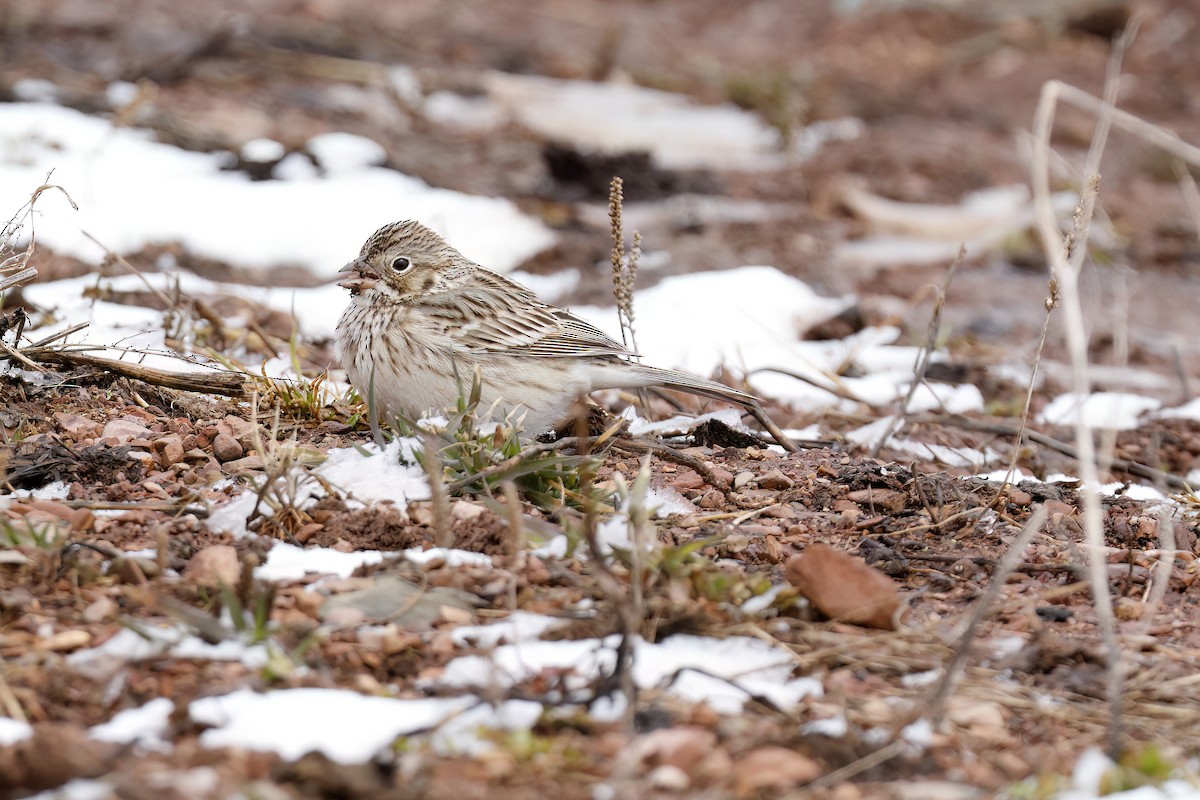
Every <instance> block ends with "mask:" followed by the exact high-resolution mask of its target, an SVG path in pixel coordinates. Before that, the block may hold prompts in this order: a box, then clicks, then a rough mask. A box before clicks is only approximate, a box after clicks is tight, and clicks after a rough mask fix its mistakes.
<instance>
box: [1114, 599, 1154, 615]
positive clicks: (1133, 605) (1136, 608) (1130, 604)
mask: <svg viewBox="0 0 1200 800" xmlns="http://www.w3.org/2000/svg"><path fill="white" fill-rule="evenodd" d="M1113 613H1114V614H1115V615H1116V617H1117V619H1123V620H1131V619H1141V618H1142V615H1143V614H1145V613H1146V607H1145V605H1143V604H1142V601H1141V600H1138V599H1136V598H1133V597H1118V598H1117V599H1116V600H1114V601H1113Z"/></svg>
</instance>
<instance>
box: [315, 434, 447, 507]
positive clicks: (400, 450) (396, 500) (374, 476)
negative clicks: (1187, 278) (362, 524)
mask: <svg viewBox="0 0 1200 800" xmlns="http://www.w3.org/2000/svg"><path fill="white" fill-rule="evenodd" d="M416 444H417V442H416V440H407V441H405V440H403V439H394V440H392V441H391V442H389V443H388V444H387V446H386V447H385V448H384V450H383V452H382V453H381V452H380V450H379V446H378V445H376V444H375V443H374V442H369V443H367V444H363V445H360V446H359V447H337V448H334V449H332V450H330V451H329V456H328V458H326V460H325V463H323V464H322V465H321V466H320V467H318V468H317V472H318V473H319V474H320V475H321V476H322V477H324V478H325V479H326V480H327V481H329V482H330V483H331V484H333V485H334V486H335V487H337V488H339V489H342V490H343V491H345V492H346V493H347V496H348V498H352V499H353V501H355V503H356V504H357V505H355V504H352V503H347V507H348V508H356V507H357V508H361V507H362V506H364V505H368V504H371V505H373V504H375V503H380V502H389V503H392V504H393V505H395V506H396V508H398V509H399V510H400V511H404V510H405V509H406V508H407V507H408V502H409V501H410V500H427V499H429V481H428V480H427V479H426V477H425V471H424V470H423V469H422V468H421V467H420V466H418V465H416V464H415V463H409V464H404V463H401V461H400V459H401V456H402V455H403V456H404V457H405V460H407V461H409V462H411V461H412V460H413V459H412V451H413V447H414V446H416Z"/></svg>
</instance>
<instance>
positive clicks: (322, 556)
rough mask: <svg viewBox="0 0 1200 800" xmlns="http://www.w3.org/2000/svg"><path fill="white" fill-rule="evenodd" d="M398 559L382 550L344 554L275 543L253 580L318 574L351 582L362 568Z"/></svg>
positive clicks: (279, 579)
mask: <svg viewBox="0 0 1200 800" xmlns="http://www.w3.org/2000/svg"><path fill="white" fill-rule="evenodd" d="M395 557H396V554H395V553H384V552H380V551H379V550H356V551H354V552H352V553H343V552H342V551H341V550H334V549H332V548H329V547H297V546H296V545H294V544H288V543H287V542H276V543H275V544H274V546H272V547H271V550H270V552H268V553H267V561H266V563H265V564H263V565H262V566H260V567H257V568H256V569H255V570H254V577H256V578H258V579H259V580H264V581H295V580H299V579H301V578H303V577H304V576H305V575H307V574H309V573H315V574H318V575H334V576H336V577H339V578H348V577H350V575H351V573H353V572H354V570H356V569H358V568H359V567H361V566H364V565H369V564H378V563H379V562H380V561H383V560H384V559H385V558H395Z"/></svg>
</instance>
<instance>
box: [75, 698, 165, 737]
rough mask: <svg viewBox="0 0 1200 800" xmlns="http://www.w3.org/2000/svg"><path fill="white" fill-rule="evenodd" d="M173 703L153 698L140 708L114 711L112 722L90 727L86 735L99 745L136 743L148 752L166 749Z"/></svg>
mask: <svg viewBox="0 0 1200 800" xmlns="http://www.w3.org/2000/svg"><path fill="white" fill-rule="evenodd" d="M174 710H175V704H174V703H173V702H171V701H170V700H168V699H167V698H165V697H156V698H155V699H153V700H151V701H150V702H148V703H146V704H145V705H144V706H141V707H139V708H130V709H126V710H124V711H121V712H118V713H117V714H116V715H115V716H113V718H112V719H110V720H109V721H108V722H105V723H103V724H101V725H96V726H94V727H93V728H92V729H91V730H90V731H88V735H89V736H90V737H91V738H93V739H99V740H100V741H103V742H118V743H121V744H135V743H136V744H138V745H140V746H142V747H145V748H148V749H152V750H167V749H169V745H168V744H167V741H166V739H167V736H168V734H169V733H170V729H171V726H170V716H171V712H172V711H174Z"/></svg>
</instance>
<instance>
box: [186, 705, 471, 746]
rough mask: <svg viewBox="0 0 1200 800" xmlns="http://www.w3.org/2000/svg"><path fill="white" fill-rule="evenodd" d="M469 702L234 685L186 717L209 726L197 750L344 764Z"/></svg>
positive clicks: (442, 718) (462, 708)
mask: <svg viewBox="0 0 1200 800" xmlns="http://www.w3.org/2000/svg"><path fill="white" fill-rule="evenodd" d="M477 702H479V701H477V700H476V699H475V698H472V697H453V698H438V699H428V700H396V699H393V698H390V697H367V696H365V695H361V694H358V693H356V692H352V691H349V690H345V689H281V690H278V691H273V692H265V693H262V694H260V693H258V692H254V691H251V690H250V689H239V690H237V691H235V692H232V693H230V694H226V695H221V696H218V697H205V698H201V699H199V700H194V701H192V703H191V704H190V705H189V706H188V714H189V716H190V717H191V718H192V720H193V721H194V722H196V723H199V724H202V725H211V726H213V727H211V728H209V729H208V730H206V731H204V732H203V733H202V734H200V744H202V745H203V746H205V747H244V748H248V749H252V750H270V751H273V752H276V753H278V754H279V755H280V756H282V757H283V758H285V759H297V758H299V757H300V756H302V755H304V754H305V753H309V752H312V751H317V752H320V753H324V754H325V755H326V756H328V757H329V758H331V759H333V760H335V761H340V762H342V763H346V764H352V763H359V762H363V761H367V760H369V759H370V758H371V757H372V756H374V755H375V754H376V753H378V752H379V751H381V750H383V749H384V748H385V747H388V746H389V745H391V743H392V742H393V741H395V740H396V738H397V737H399V736H402V735H404V734H408V733H413V732H415V731H419V730H422V729H425V728H429V727H432V726H434V725H438V724H440V723H442V722H443V721H445V720H446V719H447V718H448V717H449V716H451V715H452V714H456V713H459V712H462V711H465V710H466V709H467V708H469V707H471V706H472V705H474V704H475V703H477ZM335 732H336V733H335ZM331 734H332V735H331Z"/></svg>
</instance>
